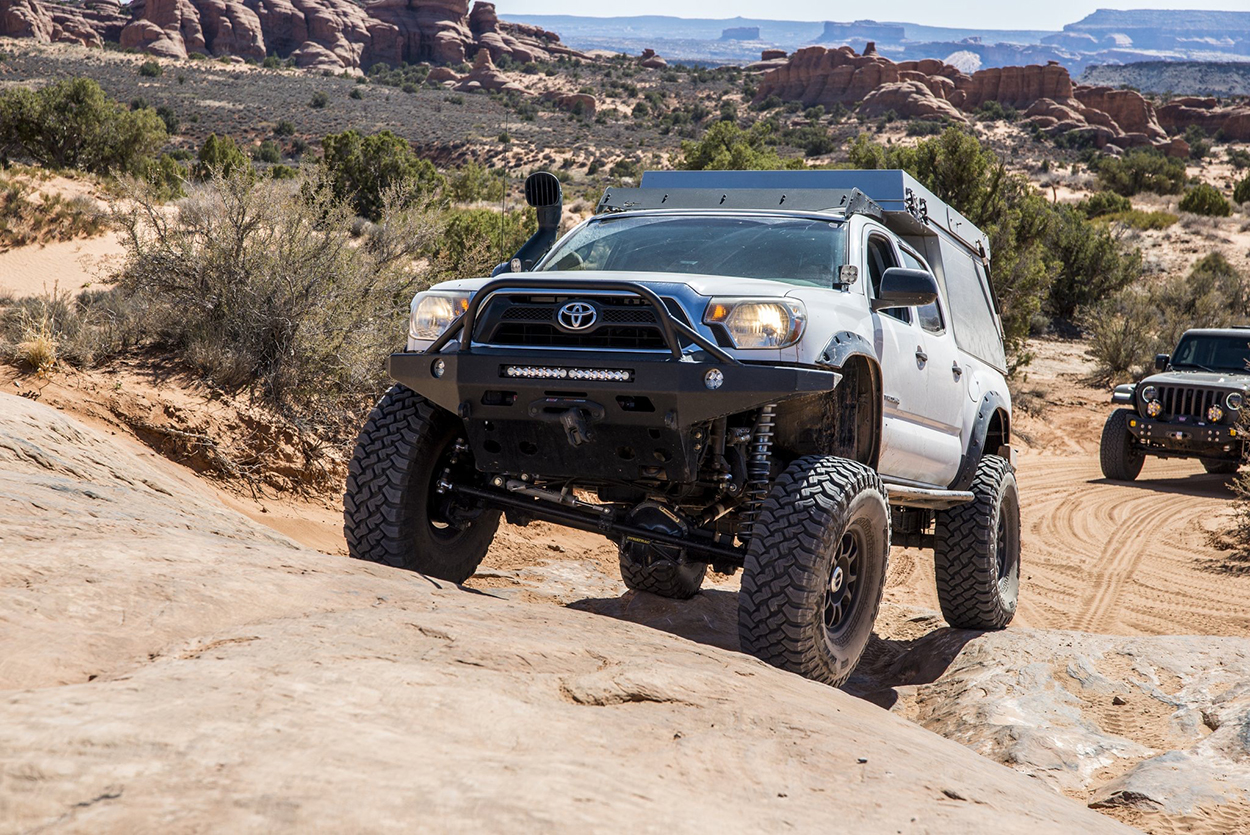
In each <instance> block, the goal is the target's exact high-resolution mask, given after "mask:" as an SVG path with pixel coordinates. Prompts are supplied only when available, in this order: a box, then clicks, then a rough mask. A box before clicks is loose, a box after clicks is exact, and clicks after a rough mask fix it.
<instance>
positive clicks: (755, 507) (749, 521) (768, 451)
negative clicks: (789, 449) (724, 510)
mask: <svg viewBox="0 0 1250 835" xmlns="http://www.w3.org/2000/svg"><path fill="white" fill-rule="evenodd" d="M776 419H777V404H776V403H769V404H768V405H767V406H762V407H761V408H760V415H759V417H758V418H756V420H755V431H754V432H753V433H752V434H751V449H750V454H749V455H748V456H747V483H746V490H745V495H746V508H745V509H744V510H743V512H742V521H741V522H740V523H739V525H738V538H739V539H741V540H742V541H743V542H749V541H750V540H751V530H752V529H753V528H754V527H755V519H756V517H757V516H759V513H760V508H761V507H762V506H763V504H764V499H765V498H767V497H768V477H769V476H770V475H772V454H773V431H774V422H775V421H776Z"/></svg>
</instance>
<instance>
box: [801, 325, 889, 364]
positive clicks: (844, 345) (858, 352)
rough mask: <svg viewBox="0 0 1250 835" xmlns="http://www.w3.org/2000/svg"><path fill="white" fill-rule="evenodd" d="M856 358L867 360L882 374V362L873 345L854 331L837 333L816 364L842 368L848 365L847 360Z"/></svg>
mask: <svg viewBox="0 0 1250 835" xmlns="http://www.w3.org/2000/svg"><path fill="white" fill-rule="evenodd" d="M855 356H860V357H865V358H867V359H868V361H869V362H870V363H871V364H872V365H873V366H875V367H876V368H877V373H878V374H879V373H880V369H881V360H880V359H879V358H878V357H877V352H876V351H875V350H874V349H873V347H872V343H871V342H869V341H868V340H867V339H865V338H864V337H862V336H860V335H859V334H857V333H855V332H854V331H839V332H838V333H835V334H834V335H833V338H832V339H830V340H829V344H827V345H826V346H825V350H823V351H821V352H820V356H819V357H817V358H816V363H817V364H818V365H826V366H828V367H830V368H841V367H842V366H844V365H846V362H847V360H849V359H850V358H851V357H855Z"/></svg>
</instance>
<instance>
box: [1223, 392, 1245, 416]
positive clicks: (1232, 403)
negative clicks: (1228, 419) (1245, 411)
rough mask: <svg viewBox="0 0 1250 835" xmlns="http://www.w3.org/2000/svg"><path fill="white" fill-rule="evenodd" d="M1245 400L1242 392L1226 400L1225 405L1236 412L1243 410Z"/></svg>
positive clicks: (1231, 395)
mask: <svg viewBox="0 0 1250 835" xmlns="http://www.w3.org/2000/svg"><path fill="white" fill-rule="evenodd" d="M1242 400H1243V398H1242V396H1241V392H1237V391H1235V392H1233V393H1232V394H1230V395H1228V397H1225V398H1224V405H1225V406H1227V407H1228V408H1230V409H1232V410H1233V411H1234V412H1237V411H1240V410H1241V401H1242Z"/></svg>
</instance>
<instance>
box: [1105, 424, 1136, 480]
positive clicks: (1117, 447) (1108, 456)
mask: <svg viewBox="0 0 1250 835" xmlns="http://www.w3.org/2000/svg"><path fill="white" fill-rule="evenodd" d="M1132 417H1136V413H1134V412H1131V411H1129V410H1128V409H1117V410H1115V411H1114V412H1112V413H1111V416H1110V417H1109V418H1107V423H1106V424H1105V425H1104V426H1103V428H1102V443H1101V444H1100V445H1099V447H1098V462H1099V463H1100V464H1101V465H1102V474H1103V475H1104V476H1106V477H1107V478H1109V479H1111V480H1113V481H1132V480H1133V479H1135V478H1137V475H1138V473H1140V472H1141V466H1142V464H1144V463H1145V461H1146V456H1145V455H1143V454H1142V453H1141V451H1140V450H1138V449H1137V448H1136V447H1135V446H1133V436H1132V435H1130V434H1129V431H1128V422H1129V418H1132Z"/></svg>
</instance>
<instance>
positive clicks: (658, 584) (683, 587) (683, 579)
mask: <svg viewBox="0 0 1250 835" xmlns="http://www.w3.org/2000/svg"><path fill="white" fill-rule="evenodd" d="M620 558H621V579H622V580H624V581H625V585H626V586H627V587H629V588H631V589H633V590H634V591H645V592H649V593H651V594H657V595H659V596H660V597H667V598H670V599H672V600H689V599H690V598H692V597H694V596H695V595H696V594H698V593H699V589H700V588H702V586H703V576H704V575H705V574H707V563H705V562H686V563H675V562H672V561H669V560H656V561H655V562H653V563H651V564H650V565H647V564H646V563H644V562H643V561H642V560H639V559H636V558H635V557H633V556H631V555H630V554H628V553H627V552H626V551H625V550H624V549H621V552H620Z"/></svg>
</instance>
